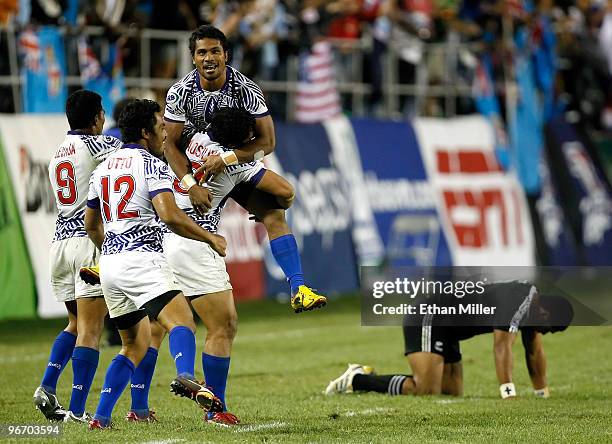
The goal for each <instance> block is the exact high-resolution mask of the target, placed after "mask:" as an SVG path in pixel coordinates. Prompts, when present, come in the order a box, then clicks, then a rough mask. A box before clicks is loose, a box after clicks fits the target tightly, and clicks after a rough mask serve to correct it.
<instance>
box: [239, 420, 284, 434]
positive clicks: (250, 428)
mask: <svg viewBox="0 0 612 444" xmlns="http://www.w3.org/2000/svg"><path fill="white" fill-rule="evenodd" d="M288 425H289V424H287V423H286V422H282V421H272V422H265V423H263V424H251V425H247V426H244V427H239V428H236V430H234V432H235V433H244V432H257V431H258V430H267V429H280V428H282V427H286V426H288Z"/></svg>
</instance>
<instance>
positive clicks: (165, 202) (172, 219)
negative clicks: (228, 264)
mask: <svg viewBox="0 0 612 444" xmlns="http://www.w3.org/2000/svg"><path fill="white" fill-rule="evenodd" d="M152 202H153V207H154V208H155V212H156V213H157V215H158V216H159V218H160V219H161V221H162V222H163V223H165V224H166V225H167V226H168V228H170V229H171V230H172V231H173V232H175V233H176V234H178V235H179V236H183V237H186V238H189V239H195V240H197V241H200V242H206V243H207V244H209V245H210V246H211V247H212V248H213V250H215V251H216V252H217V253H219V255H220V256H225V248H226V247H227V242H226V241H225V238H224V237H223V236H220V235H218V234H213V233H211V232H209V231H206V230H205V229H204V228H202V227H201V226H199V225H198V224H196V223H195V222H194V221H193V219H191V218H190V217H189V216H187V215H186V214H185V212H183V211H182V210H181V209H180V208H179V207H177V205H176V201H175V200H174V195H173V194H172V193H171V192H163V193H158V194H156V195H155V197H154V198H153V200H152Z"/></svg>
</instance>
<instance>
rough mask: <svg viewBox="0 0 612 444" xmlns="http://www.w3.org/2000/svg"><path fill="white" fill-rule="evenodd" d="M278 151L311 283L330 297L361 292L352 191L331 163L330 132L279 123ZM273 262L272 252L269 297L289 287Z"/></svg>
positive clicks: (292, 224) (293, 225) (278, 168)
mask: <svg viewBox="0 0 612 444" xmlns="http://www.w3.org/2000/svg"><path fill="white" fill-rule="evenodd" d="M276 147H277V149H276V150H275V154H276V158H277V159H278V164H277V165H271V167H272V169H273V170H275V171H276V172H277V173H279V174H281V175H282V176H284V177H285V178H286V179H287V180H289V182H291V183H292V184H293V186H294V187H295V190H296V198H295V201H294V203H293V206H292V207H291V208H290V209H289V211H287V218H288V222H289V226H290V227H291V229H292V231H293V234H294V235H295V238H296V240H297V243H298V246H299V248H300V254H301V258H302V268H303V270H304V276H305V279H306V282H307V283H308V284H309V285H311V286H313V287H315V288H317V289H319V290H321V291H322V292H326V293H328V294H329V293H336V292H337V293H341V292H346V291H353V290H355V289H357V288H358V280H357V266H356V259H355V254H354V251H353V242H352V239H351V220H352V217H351V214H352V211H351V204H350V202H351V199H350V190H349V187H348V186H347V183H346V181H345V180H344V178H343V176H342V174H341V173H340V172H339V171H338V169H337V168H336V167H335V166H334V165H333V164H332V162H331V158H332V150H331V146H330V144H329V140H328V138H327V133H326V132H325V129H324V128H323V126H322V125H320V124H313V125H287V124H283V123H282V122H278V123H277V124H276ZM272 161H273V159H272ZM265 245H266V249H269V246H268V243H267V242H266V244H265ZM269 257H270V256H269V255H268V254H267V253H266V255H265V257H264V259H265V263H266V270H267V272H268V280H267V283H268V285H267V294H268V295H274V294H279V293H288V291H289V285H288V284H287V282H285V279H284V276H283V274H282V272H281V273H279V271H280V268H279V267H278V265H276V263H275V262H274V260H273V259H272V260H270V259H269Z"/></svg>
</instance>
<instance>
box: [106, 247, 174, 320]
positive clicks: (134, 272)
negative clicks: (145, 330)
mask: <svg viewBox="0 0 612 444" xmlns="http://www.w3.org/2000/svg"><path fill="white" fill-rule="evenodd" d="M100 281H101V282H102V290H103V292H104V299H105V301H106V306H107V307H108V312H109V314H110V317H111V318H116V317H117V316H122V315H125V314H128V313H132V312H134V311H136V310H138V309H140V308H141V307H142V306H143V305H144V304H146V303H147V302H149V301H150V300H152V299H155V298H156V297H158V296H161V295H162V294H164V293H167V292H168V291H173V290H180V287H179V285H178V283H177V281H176V279H175V278H174V275H173V274H172V271H171V270H170V266H169V265H168V262H166V258H165V257H164V255H163V254H162V253H155V252H143V251H123V252H121V253H117V254H104V255H102V256H101V257H100Z"/></svg>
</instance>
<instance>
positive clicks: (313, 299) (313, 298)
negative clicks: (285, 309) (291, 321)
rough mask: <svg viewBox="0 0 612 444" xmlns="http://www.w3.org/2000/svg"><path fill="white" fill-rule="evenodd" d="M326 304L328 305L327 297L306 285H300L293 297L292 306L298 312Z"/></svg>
mask: <svg viewBox="0 0 612 444" xmlns="http://www.w3.org/2000/svg"><path fill="white" fill-rule="evenodd" d="M325 305H327V298H326V297H325V296H321V295H320V294H316V293H315V292H314V291H312V290H311V289H310V288H309V287H307V286H306V285H300V286H299V287H298V292H297V293H296V294H294V295H293V296H292V297H291V308H293V311H294V312H296V313H301V312H302V311H310V310H314V309H315V308H321V307H325Z"/></svg>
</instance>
